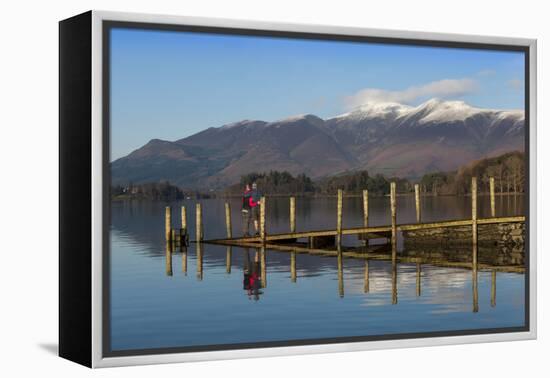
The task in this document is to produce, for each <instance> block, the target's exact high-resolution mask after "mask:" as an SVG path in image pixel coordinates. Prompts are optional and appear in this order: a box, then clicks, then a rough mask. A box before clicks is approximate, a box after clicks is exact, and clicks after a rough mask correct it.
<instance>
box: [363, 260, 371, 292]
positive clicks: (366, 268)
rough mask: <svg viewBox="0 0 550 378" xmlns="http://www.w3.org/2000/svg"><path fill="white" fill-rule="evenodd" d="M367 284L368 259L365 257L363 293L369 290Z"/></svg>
mask: <svg viewBox="0 0 550 378" xmlns="http://www.w3.org/2000/svg"><path fill="white" fill-rule="evenodd" d="M369 284H370V283H369V260H368V259H365V286H364V287H363V291H364V292H365V293H368V292H369Z"/></svg>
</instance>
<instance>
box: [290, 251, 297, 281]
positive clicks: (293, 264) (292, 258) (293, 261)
mask: <svg viewBox="0 0 550 378" xmlns="http://www.w3.org/2000/svg"><path fill="white" fill-rule="evenodd" d="M290 282H296V252H290Z"/></svg>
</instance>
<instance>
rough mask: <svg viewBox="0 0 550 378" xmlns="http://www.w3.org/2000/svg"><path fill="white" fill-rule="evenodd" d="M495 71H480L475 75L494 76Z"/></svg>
mask: <svg viewBox="0 0 550 378" xmlns="http://www.w3.org/2000/svg"><path fill="white" fill-rule="evenodd" d="M496 73H497V71H495V70H481V71H479V72H478V73H477V76H482V77H487V76H493V75H496Z"/></svg>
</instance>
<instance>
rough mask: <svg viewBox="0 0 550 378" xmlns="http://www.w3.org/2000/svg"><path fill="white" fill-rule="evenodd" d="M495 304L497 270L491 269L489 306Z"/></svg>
mask: <svg viewBox="0 0 550 378" xmlns="http://www.w3.org/2000/svg"><path fill="white" fill-rule="evenodd" d="M496 305H497V271H496V270H492V271H491V307H495V306H496Z"/></svg>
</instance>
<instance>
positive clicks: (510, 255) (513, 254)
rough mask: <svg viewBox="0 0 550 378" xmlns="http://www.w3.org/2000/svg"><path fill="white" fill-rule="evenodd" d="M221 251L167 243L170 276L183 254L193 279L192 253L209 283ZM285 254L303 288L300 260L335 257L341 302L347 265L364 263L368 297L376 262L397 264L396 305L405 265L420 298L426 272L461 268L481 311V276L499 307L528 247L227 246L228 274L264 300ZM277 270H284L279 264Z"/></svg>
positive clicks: (393, 272) (250, 294)
mask: <svg viewBox="0 0 550 378" xmlns="http://www.w3.org/2000/svg"><path fill="white" fill-rule="evenodd" d="M208 247H211V248H215V247H213V246H209V245H205V244H203V243H196V244H194V245H193V246H191V247H188V246H178V247H177V246H175V245H174V244H171V243H167V244H166V275H167V276H173V269H172V264H173V258H174V257H173V255H174V254H181V259H182V273H183V275H184V276H187V266H188V262H187V260H188V253H189V250H194V252H195V260H196V268H197V275H196V278H197V280H199V281H202V280H203V278H204V249H205V248H208ZM235 251H238V252H242V255H243V259H242V261H243V263H242V264H241V265H240V266H238V268H237V267H236V266H234V264H233V255H234V252H235ZM269 253H285V254H288V255H290V256H289V257H290V259H289V262H288V272H289V277H290V282H292V283H293V284H299V279H298V278H299V272H300V269H299V267H300V257H299V255H302V254H307V255H313V256H320V257H323V258H333V257H335V258H336V259H334V260H333V261H335V268H336V269H335V270H336V272H335V273H336V277H335V279H336V282H337V287H335V290H336V292H337V293H338V296H339V297H340V298H344V297H345V268H346V260H358V259H359V260H364V284H363V293H364V294H365V295H368V294H369V292H370V288H371V285H372V282H371V280H372V278H371V274H370V263H371V262H372V261H387V262H389V263H390V264H391V269H389V273H388V274H389V275H391V277H388V278H389V281H391V303H392V304H393V305H397V304H398V298H399V296H398V293H399V287H398V286H399V285H398V274H399V273H398V272H399V269H398V268H399V266H400V265H406V266H411V265H413V266H414V269H415V293H416V296H417V297H421V296H422V277H423V267H426V266H432V267H441V268H456V269H464V270H470V271H471V273H472V274H471V287H472V311H473V312H478V311H479V288H478V275H479V272H480V271H485V272H491V289H490V305H491V307H495V306H496V305H497V301H496V295H497V292H496V290H497V283H496V281H497V272H502V273H517V274H523V273H525V266H524V250H523V248H510V247H506V246H494V247H479V246H476V247H474V248H472V247H470V248H459V247H455V248H448V249H440V248H435V247H434V248H433V249H429V248H428V249H416V250H415V249H409V250H403V251H400V252H397V250H396V248H395V247H392V246H388V245H378V246H377V245H370V246H361V247H343V246H341V245H337V246H336V248H334V249H330V248H328V249H321V248H309V247H307V246H306V245H303V246H300V245H296V244H293V245H280V244H266V245H265V246H260V247H258V245H257V244H253V245H251V246H248V247H244V246H243V247H232V246H228V247H226V254H225V272H226V274H242V276H243V287H242V289H243V290H244V291H245V293H246V295H248V297H249V298H250V299H253V300H259V299H260V298H261V296H262V295H266V294H264V293H265V289H266V288H267V285H268V254H269ZM277 268H280V263H278V266H277Z"/></svg>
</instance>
